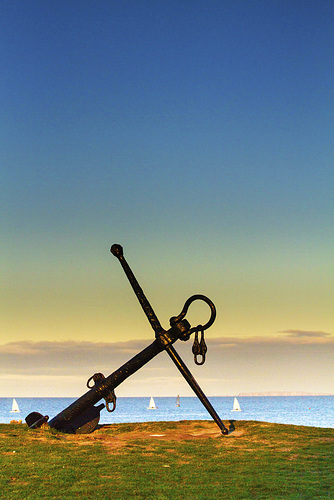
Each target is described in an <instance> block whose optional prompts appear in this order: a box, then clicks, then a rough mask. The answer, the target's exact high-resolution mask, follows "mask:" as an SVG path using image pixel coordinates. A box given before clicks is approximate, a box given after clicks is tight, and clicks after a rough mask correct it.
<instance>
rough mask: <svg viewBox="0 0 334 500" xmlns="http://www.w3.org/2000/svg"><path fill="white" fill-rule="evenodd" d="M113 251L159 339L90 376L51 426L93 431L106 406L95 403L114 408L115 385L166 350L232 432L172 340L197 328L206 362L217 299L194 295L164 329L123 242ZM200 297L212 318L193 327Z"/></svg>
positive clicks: (33, 421) (33, 420)
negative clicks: (116, 365)
mask: <svg viewBox="0 0 334 500" xmlns="http://www.w3.org/2000/svg"><path fill="white" fill-rule="evenodd" d="M110 251H111V253H112V254H113V255H114V256H115V257H117V258H118V260H119V261H120V263H121V265H122V267H123V270H124V272H125V274H126V276H127V278H128V280H129V282H130V284H131V286H132V288H133V290H134V292H135V294H136V296H137V298H138V300H139V303H140V304H141V306H142V308H143V310H144V312H145V314H146V316H147V318H148V320H149V323H150V325H151V326H152V328H153V330H154V332H155V336H156V339H155V340H154V342H152V343H151V344H150V345H149V346H147V347H146V348H145V349H143V350H142V351H141V352H139V353H138V354H137V355H136V356H134V357H133V358H132V359H130V360H129V361H128V362H127V363H125V364H124V365H123V366H121V367H120V368H118V370H116V371H115V372H113V373H112V374H111V375H109V376H108V377H104V375H103V374H102V373H95V374H94V375H93V376H92V377H90V379H89V380H88V382H87V386H88V388H89V391H88V392H86V394H84V395H83V396H81V397H80V398H79V399H77V400H76V401H74V403H72V404H71V405H69V406H68V407H67V408H65V409H64V410H63V411H62V412H60V413H59V414H58V415H56V416H55V417H54V418H53V419H52V420H50V422H49V426H50V427H52V428H55V429H58V430H61V431H63V432H68V433H87V432H92V431H93V430H94V429H95V428H96V426H97V425H98V422H99V415H100V411H101V409H102V408H104V404H100V405H99V406H97V407H96V406H94V405H95V404H96V403H97V402H98V401H100V400H101V399H102V398H104V399H105V401H106V406H107V409H108V411H113V410H114V409H115V407H116V396H115V393H114V389H115V388H116V387H117V386H118V385H120V384H121V383H122V382H123V381H124V380H125V379H127V378H128V377H130V375H132V374H133V373H135V372H136V371H137V370H139V369H140V368H141V367H142V366H144V365H145V364H146V363H147V362H148V361H150V360H151V359H152V358H154V357H155V356H156V355H157V354H159V353H160V352H162V351H164V350H165V351H166V352H167V354H168V355H169V357H170V358H171V359H172V361H173V363H174V364H175V365H176V367H177V368H178V370H179V371H180V372H181V374H182V375H183V377H184V378H185V379H186V381H187V382H188V384H189V386H190V387H191V388H192V390H193V391H194V392H195V394H196V396H197V397H198V398H199V399H200V401H201V402H202V404H203V405H204V407H205V408H206V409H207V411H208V412H209V414H210V415H211V416H212V418H213V419H214V421H215V422H216V423H217V425H218V426H219V428H220V429H221V431H222V433H223V434H228V429H227V428H226V427H225V425H224V424H223V422H222V421H221V419H220V418H219V416H218V414H217V413H216V411H215V410H214V408H213V406H212V405H211V403H210V402H209V400H208V399H207V397H206V396H205V394H204V392H203V391H202V389H201V388H200V386H199V385H198V383H197V382H196V380H195V379H194V377H193V376H192V374H191V373H190V371H189V369H188V368H187V366H186V365H185V363H184V362H183V361H182V359H181V358H180V356H179V355H178V353H177V352H176V351H175V349H174V347H173V346H172V344H173V343H174V342H176V341H177V340H183V341H186V340H188V339H189V337H190V335H191V333H193V332H195V342H194V346H193V354H194V359H195V362H196V364H203V363H204V361H205V354H206V351H207V347H206V345H205V340H204V330H206V329H207V328H209V327H210V326H211V325H212V323H213V322H214V320H215V318H216V308H215V306H214V304H213V302H212V301H211V300H210V299H208V297H205V295H193V296H192V297H190V298H189V299H188V300H187V301H186V303H185V304H184V307H183V309H182V311H181V313H180V314H179V315H178V316H173V317H172V318H171V319H170V326H171V327H170V329H169V330H164V329H163V328H162V326H161V324H160V322H159V320H158V318H157V316H156V314H155V312H154V311H153V309H152V306H151V305H150V303H149V301H148V300H147V298H146V296H145V294H144V292H143V290H142V289H141V287H140V285H139V283H138V281H137V280H136V278H135V276H134V274H133V272H132V270H131V269H130V266H129V265H128V263H127V262H126V260H125V258H124V254H123V248H122V247H121V245H112V247H111V249H110ZM196 300H202V301H204V302H206V303H207V304H208V306H209V307H210V310H211V316H210V319H209V321H208V322H207V323H206V324H205V325H204V326H202V325H198V326H196V327H191V325H190V324H189V322H188V321H187V320H186V319H184V318H185V315H186V314H187V312H188V309H189V306H190V305H191V304H192V303H193V302H194V301H196ZM199 332H200V333H201V339H200V341H198V333H199ZM198 356H202V359H201V361H199V360H198V358H197V357H198ZM92 381H93V382H94V385H92V384H91V382H92ZM109 403H112V404H113V408H112V410H110V408H109ZM46 419H47V417H43V416H42V415H40V414H38V413H37V412H33V413H31V414H30V415H28V416H27V418H26V422H27V423H28V425H29V427H36V426H38V424H40V421H43V422H42V423H44V422H45V421H46Z"/></svg>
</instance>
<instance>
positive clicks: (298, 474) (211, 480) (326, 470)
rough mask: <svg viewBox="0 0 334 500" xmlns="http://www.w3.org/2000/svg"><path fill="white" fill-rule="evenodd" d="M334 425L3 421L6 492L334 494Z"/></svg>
mask: <svg viewBox="0 0 334 500" xmlns="http://www.w3.org/2000/svg"><path fill="white" fill-rule="evenodd" d="M333 444H334V429H319V428H312V427H299V426H292V425H279V424H268V423H261V422H243V421H241V422H237V426H236V430H235V432H234V433H232V434H230V435H229V436H227V437H223V436H221V435H220V432H219V429H218V428H217V427H216V425H215V424H214V422H208V421H195V422H194V421H192V422H190V421H184V422H177V423H176V422H152V423H142V424H114V425H109V426H104V427H101V428H100V429H98V430H97V431H95V432H94V433H92V434H89V435H68V434H61V433H56V432H54V431H51V430H50V429H48V430H46V429H37V430H29V429H28V428H27V426H26V425H25V424H21V425H20V424H2V425H0V457H1V469H0V470H1V473H0V498H3V499H6V500H14V499H20V500H22V499H24V500H39V499H52V498H54V499H66V500H67V499H76V498H80V499H94V500H95V499H96V500H98V499H105V500H106V499H113V500H122V499H124V500H125V499H126V500H128V499H129V498H130V499H152V500H153V499H154V500H166V499H168V500H170V499H173V500H178V499H182V500H187V499H189V500H190V499H191V500H202V499H203V500H204V499H207V500H212V499H216V498H217V499H234V500H235V499H251V498H252V499H265V500H269V499H284V500H290V499H291V500H292V499H334V487H333V484H334V472H333V470H334V467H333V465H334V464H333V462H334V461H333V458H334V446H333Z"/></svg>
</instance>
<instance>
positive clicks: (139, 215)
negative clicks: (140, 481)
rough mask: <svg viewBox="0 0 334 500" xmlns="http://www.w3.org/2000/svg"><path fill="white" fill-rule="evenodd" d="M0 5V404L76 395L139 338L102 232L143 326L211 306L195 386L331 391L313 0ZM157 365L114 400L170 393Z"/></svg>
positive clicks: (329, 276)
mask: <svg viewBox="0 0 334 500" xmlns="http://www.w3.org/2000/svg"><path fill="white" fill-rule="evenodd" d="M0 9H1V15H0V41H1V44H0V46H1V48H0V50H1V52H0V54H1V67H2V71H1V74H2V76H1V79H0V93H1V121H0V127H1V138H2V139H1V152H0V155H1V187H0V190H1V192H0V204H1V205H0V206H1V228H2V229H1V234H2V236H1V243H0V244H1V257H0V258H1V270H2V271H1V274H2V286H1V295H2V297H1V325H0V328H1V329H0V353H1V359H0V396H2V395H3V396H7V395H8V396H12V395H13V396H14V395H21V396H22V395H36V396H37V395H41V396H48V395H50V396H51V395H59V396H61V395H64V396H67V395H80V394H81V393H82V392H84V391H85V389H84V383H85V379H86V378H88V377H90V376H91V375H92V373H93V371H94V370H95V371H103V370H104V371H105V375H107V374H108V373H110V372H111V371H113V370H114V369H116V368H118V364H117V363H118V362H120V363H122V362H125V361H127V359H128V358H129V357H131V356H132V355H133V354H136V352H137V351H136V348H138V349H141V348H143V347H145V346H146V345H147V344H148V342H149V341H150V340H151V339H152V338H153V332H152V330H151V329H150V326H149V324H148V322H147V320H146V317H145V316H144V314H143V312H142V311H141V309H140V306H139V304H138V303H137V301H136V298H135V296H134V294H133V292H132V290H131V289H130V286H129V284H128V282H127V279H126V277H125V275H124V273H123V271H122V269H121V267H120V265H119V263H118V261H117V260H116V259H115V258H114V257H113V256H112V255H111V254H110V252H109V248H110V246H111V244H113V243H120V244H122V245H123V246H124V251H125V256H126V258H127V260H128V262H129V264H130V266H131V267H132V269H133V271H134V273H135V275H136V276H137V278H138V280H139V282H140V284H141V286H142V288H143V289H144V291H145V293H146V295H147V297H148V299H149V300H150V302H151V304H152V306H153V307H154V309H155V312H156V314H157V316H158V317H159V319H160V321H161V323H162V325H163V326H164V327H165V328H168V321H169V318H170V317H171V316H174V315H176V314H178V313H179V312H180V311H181V309H182V307H183V304H184V302H185V300H186V299H187V298H188V297H189V296H190V295H193V294H195V293H202V294H205V295H207V296H208V297H210V298H211V299H212V300H213V302H214V303H215V304H216V307H217V320H216V322H215V323H214V325H213V326H212V327H211V328H210V330H208V332H207V343H208V347H209V352H208V361H207V364H206V365H205V367H202V368H196V370H195V369H194V368H193V366H194V365H190V366H189V367H190V369H191V370H192V371H194V373H196V377H197V378H198V381H199V383H201V382H202V383H203V388H205V390H206V391H207V392H208V393H209V394H210V393H211V394H216V395H219V394H221V395H224V394H234V393H238V392H245V391H260V390H265V391H270V390H292V391H309V390H310V391H314V392H331V393H333V392H334V385H333V378H334V377H333V376H331V375H332V374H333V362H332V361H331V360H332V359H333V354H334V353H333V339H334V335H333V332H334V326H333V279H334V266H333V243H334V242H333V222H334V221H333V214H334V206H333V198H334V197H333V186H334V169H333V158H334V141H333V132H334V65H333V58H334V30H333V25H334V4H333V2H332V1H321V2H317V1H301V0H300V1H299V0H297V1H294V2H291V1H273V0H269V1H268V0H265V1H261V0H259V1H257V2H245V1H243V0H240V1H238V0H236V1H235V0H234V1H233V2H232V1H224V0H222V1H205V2H204V1H197V0H194V1H192V0H189V1H181V2H180V1H177V2H176V1H172V0H166V1H165V0H159V1H156V0H151V1H149V0H143V1H140V2H136V1H126V0H124V1H121V2H119V1H112V0H110V1H106V0H100V1H99V0H96V1H94V2H92V1H86V0H80V1H74V0H66V1H58V2H51V1H45V0H43V1H41V0H36V1H31V2H25V1H23V0H21V1H18V0H4V1H3V2H1V7H0ZM207 315H208V312H207V310H206V308H205V307H204V306H203V307H202V306H201V305H199V306H198V307H197V306H193V308H192V310H191V312H190V314H189V320H190V321H191V323H192V324H193V325H196V324H197V323H203V322H204V321H205V320H206V318H207ZM203 316H204V318H203ZM210 340H211V345H210ZM129 346H130V347H129ZM176 348H177V349H178V344H177V345H176ZM180 349H181V351H182V352H184V353H185V352H186V350H188V351H189V353H191V343H190V342H188V343H187V344H186V345H185V346H183V345H182V346H181V348H180ZM305 349H306V351H307V352H306V351H305ZM120 352H122V353H124V356H123V358H122V356H120V354H119V353H120ZM210 352H211V354H210ZM106 353H108V356H106ZM184 355H185V356H186V354H184ZM161 356H162V355H161ZM163 356H165V355H163ZM73 358H75V359H76V360H77V362H76V363H74V362H73ZM159 359H160V358H159ZM1 360H2V361H1ZM78 360H79V361H78ZM109 362H110V365H109V364H108V363H109ZM163 363H164V362H162V361H161V362H160V361H159V360H155V361H152V364H150V366H148V367H146V368H145V369H144V370H143V373H142V374H137V375H136V376H134V379H133V380H131V381H127V382H126V383H125V384H124V387H125V388H124V389H123V388H120V393H121V394H124V395H136V394H138V395H141V394H144V395H146V394H149V395H151V392H153V391H155V392H156V393H157V392H159V391H160V394H161V395H162V393H164V394H166V395H174V394H175V393H178V392H179V393H182V391H183V392H184V393H185V394H186V393H187V391H188V389H187V388H186V387H185V386H184V385H183V384H184V382H183V381H182V380H181V379H180V377H178V375H177V374H175V368H174V367H173V366H172V365H171V363H170V362H169V360H168V359H167V362H166V365H164V364H163ZM190 363H191V355H190V357H189V364H190ZM159 370H160V371H161V373H160V372H159ZM201 370H202V371H201ZM159 373H160V375H159ZM145 377H146V378H145ZM159 377H161V378H159ZM174 377H175V378H174ZM180 384H181V385H180ZM159 387H160V389H159ZM161 387H163V391H162V393H161V390H162V389H161ZM122 391H123V392H122Z"/></svg>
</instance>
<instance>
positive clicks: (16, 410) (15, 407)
mask: <svg viewBox="0 0 334 500" xmlns="http://www.w3.org/2000/svg"><path fill="white" fill-rule="evenodd" d="M10 413H20V408H19V405H18V404H17V401H16V399H15V398H14V399H13V403H12V409H11V410H10Z"/></svg>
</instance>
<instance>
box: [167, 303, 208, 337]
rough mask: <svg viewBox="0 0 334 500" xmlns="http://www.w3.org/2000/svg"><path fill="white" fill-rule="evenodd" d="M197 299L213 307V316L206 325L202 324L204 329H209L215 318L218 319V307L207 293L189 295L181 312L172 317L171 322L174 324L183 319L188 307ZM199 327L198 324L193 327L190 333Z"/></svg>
mask: <svg viewBox="0 0 334 500" xmlns="http://www.w3.org/2000/svg"><path fill="white" fill-rule="evenodd" d="M195 300H203V302H206V304H208V306H209V307H210V309H211V316H210V319H209V321H208V322H207V323H205V325H203V326H202V330H203V331H204V330H207V329H208V328H209V327H210V326H211V325H212V323H213V322H214V320H215V319H216V314H217V313H216V307H215V305H214V303H213V302H212V301H211V300H210V299H209V298H208V297H206V296H205V295H192V296H191V297H189V299H188V300H186V302H185V304H184V306H183V309H182V311H181V312H180V314H179V315H178V316H177V317H176V318H175V317H174V318H171V320H170V321H171V323H172V322H173V323H174V324H175V323H177V322H178V321H181V320H182V319H183V318H184V317H185V315H186V314H187V312H188V309H189V307H190V305H191V304H192V303H193V302H194V301H195ZM196 329H197V326H195V327H193V328H191V329H190V330H189V332H188V333H189V334H190V333H193V332H195V331H196Z"/></svg>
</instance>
